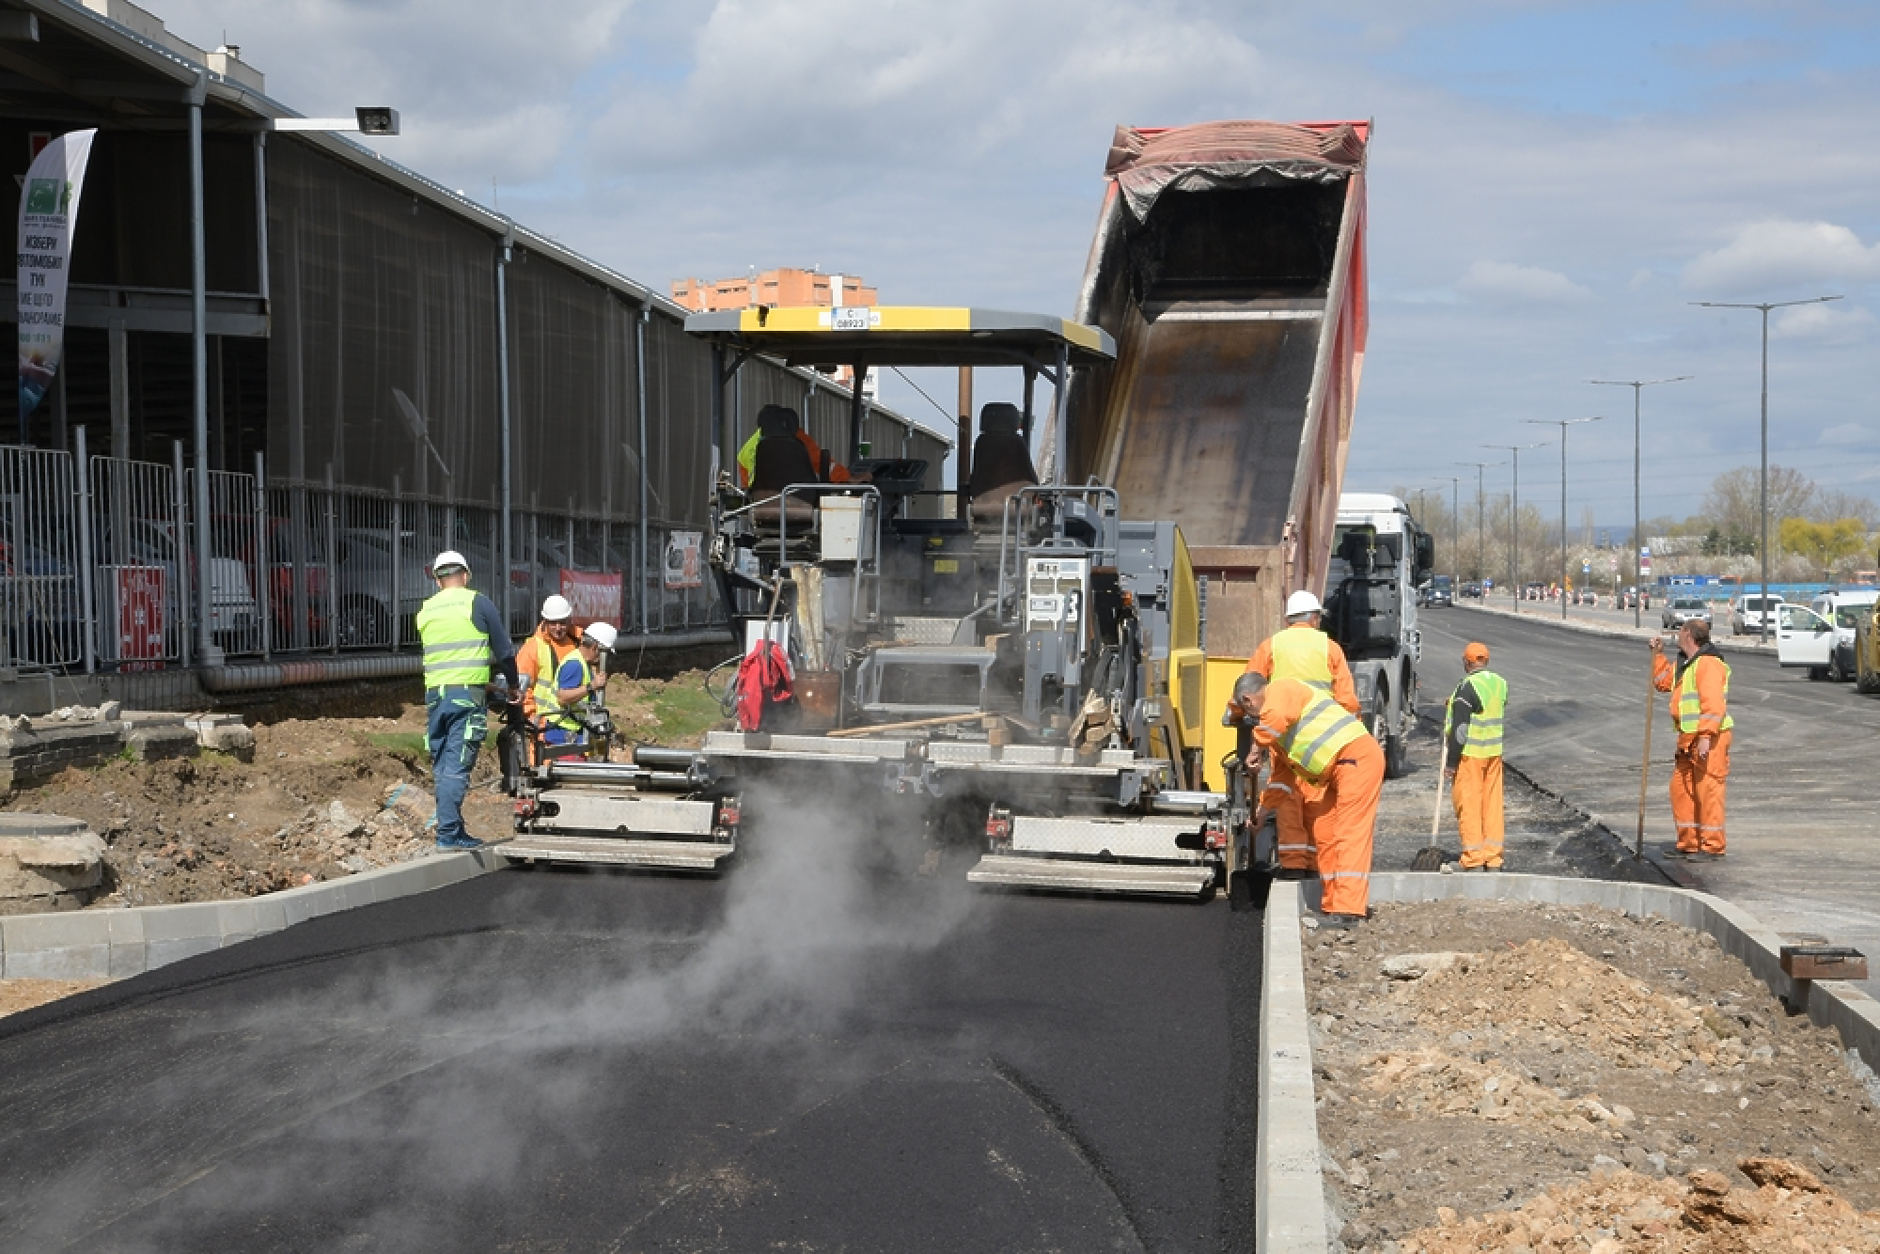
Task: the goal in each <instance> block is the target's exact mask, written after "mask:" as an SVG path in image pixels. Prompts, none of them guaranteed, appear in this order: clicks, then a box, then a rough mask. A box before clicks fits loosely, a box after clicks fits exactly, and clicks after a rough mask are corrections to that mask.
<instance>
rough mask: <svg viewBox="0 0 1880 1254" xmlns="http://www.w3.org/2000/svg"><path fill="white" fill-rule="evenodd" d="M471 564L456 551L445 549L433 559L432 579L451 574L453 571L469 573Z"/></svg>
mask: <svg viewBox="0 0 1880 1254" xmlns="http://www.w3.org/2000/svg"><path fill="white" fill-rule="evenodd" d="M469 569H470V563H469V562H466V561H464V560H463V554H461V553H459V552H458V551H457V550H456V549H445V550H444V551H443V552H442V553H439V554H438V555H437V556H436V557H434V558H432V559H431V577H432V578H433V579H435V578H438V577H440V576H443V575H448V574H450V573H451V572H452V571H453V570H462V571H468V570H469Z"/></svg>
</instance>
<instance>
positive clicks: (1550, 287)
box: [1456, 261, 1593, 305]
mask: <svg viewBox="0 0 1880 1254" xmlns="http://www.w3.org/2000/svg"><path fill="white" fill-rule="evenodd" d="M1456 287H1457V289H1458V290H1459V291H1461V292H1462V293H1463V294H1464V295H1466V296H1472V297H1474V298H1475V299H1477V300H1481V301H1486V302H1489V303H1492V304H1539V305H1566V304H1577V303H1579V302H1580V301H1585V300H1591V299H1592V296H1593V294H1592V293H1591V292H1589V291H1587V290H1586V289H1585V288H1583V287H1581V286H1580V285H1579V284H1578V283H1575V282H1574V281H1573V280H1572V279H1569V278H1568V277H1567V276H1566V275H1564V274H1561V273H1560V272H1559V271H1557V270H1542V269H1540V268H1538V267H1535V266H1517V265H1515V264H1514V263H1512V262H1508V261H1478V262H1475V263H1474V264H1473V265H1471V266H1470V267H1469V270H1468V273H1466V274H1464V275H1463V276H1462V278H1461V279H1459V280H1458V281H1457V283H1456Z"/></svg>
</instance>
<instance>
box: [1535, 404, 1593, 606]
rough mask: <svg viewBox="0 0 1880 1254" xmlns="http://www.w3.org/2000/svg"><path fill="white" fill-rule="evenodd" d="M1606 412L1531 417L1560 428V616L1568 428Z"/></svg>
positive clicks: (1564, 603) (1564, 581) (1563, 592)
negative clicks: (1577, 415) (1574, 415)
mask: <svg viewBox="0 0 1880 1254" xmlns="http://www.w3.org/2000/svg"><path fill="white" fill-rule="evenodd" d="M1604 417H1605V415H1604V414H1596V415H1595V416H1593V417H1591V418H1529V419H1527V421H1528V422H1531V423H1533V424H1534V425H1536V426H1554V427H1559V428H1560V617H1562V618H1565V617H1566V616H1567V428H1568V427H1572V426H1577V425H1578V424H1580V423H1582V422H1599V421H1601V420H1602V419H1603V418H1604Z"/></svg>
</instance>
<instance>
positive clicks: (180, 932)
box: [0, 850, 505, 980]
mask: <svg viewBox="0 0 1880 1254" xmlns="http://www.w3.org/2000/svg"><path fill="white" fill-rule="evenodd" d="M504 865H505V862H504V860H503V858H502V856H501V855H500V854H498V853H496V852H495V851H494V850H474V851H468V852H463V853H447V854H435V855H432V856H429V857H424V858H419V859H417V860H416V861H413V862H403V863H400V864H399V865H397V866H389V867H382V868H380V869H378V870H375V871H362V872H360V873H359V874H357V875H349V876H347V877H346V878H345V879H339V880H329V881H326V882H324V883H319V884H308V885H306V886H304V887H302V888H289V889H284V890H282V891H280V892H274V893H268V894H266V895H265V896H261V897H246V898H243V899H242V900H240V901H200V902H190V903H187V904H184V905H176V906H129V907H126V908H124V909H121V910H65V911H58V912H56V913H51V914H16V915H9V916H6V917H0V977H4V978H6V979H21V978H25V979H42V980H116V979H123V978H124V977H126V976H132V975H137V974H140V973H142V972H144V971H149V970H152V969H154V968H156V967H161V966H164V965H166V964H168V963H172V962H178V961H180V960H182V959H184V958H189V957H193V956H195V955H196V954H200V953H207V952H209V951H210V950H212V949H222V948H224V947H226V946H229V945H234V944H237V943H239V942H241V941H245V940H252V939H254V938H255V937H257V936H264V935H266V934H268V933H269V932H278V931H280V930H282V929H283V928H288V927H292V926H293V925H294V924H296V923H304V922H305V921H307V920H308V919H313V918H318V917H319V916H320V915H323V914H334V913H336V912H338V911H341V910H351V909H353V908H355V907H358V906H369V905H371V904H373V903H374V902H379V901H392V900H395V899H397V898H399V897H409V896H411V895H412V894H413V893H422V892H428V891H430V890H431V889H433V888H443V887H444V886H446V885H448V884H455V883H458V882H459V881H461V880H467V879H471V878H473V877H475V876H478V875H484V874H487V873H488V872H491V871H496V870H500V869H501V868H502V867H503V866H504Z"/></svg>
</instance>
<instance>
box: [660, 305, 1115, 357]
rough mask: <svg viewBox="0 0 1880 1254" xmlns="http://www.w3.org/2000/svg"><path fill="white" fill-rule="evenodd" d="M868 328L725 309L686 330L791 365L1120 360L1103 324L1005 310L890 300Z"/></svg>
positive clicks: (813, 315) (798, 312)
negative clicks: (1061, 356) (893, 302)
mask: <svg viewBox="0 0 1880 1254" xmlns="http://www.w3.org/2000/svg"><path fill="white" fill-rule="evenodd" d="M841 312H842V313H843V314H845V315H849V316H851V317H859V316H860V315H862V314H863V313H864V312H865V313H866V315H867V320H868V326H867V328H866V329H860V328H857V329H852V330H851V329H842V330H838V329H837V317H836V313H837V311H835V310H833V309H829V308H805V309H773V308H768V307H759V308H755V309H742V310H726V311H722V312H719V313H701V314H693V315H692V316H691V317H689V318H687V319H686V320H685V329H686V333H687V334H689V335H695V336H698V337H699V338H700V339H703V340H707V341H709V342H711V343H713V344H718V345H722V346H724V347H727V348H735V349H741V350H744V351H747V352H756V353H762V354H764V355H765V356H767V357H776V358H781V359H782V360H783V361H785V362H787V363H788V364H790V365H792V366H811V367H825V368H826V367H831V366H850V365H856V364H866V365H870V366H1015V365H1016V366H1024V365H1028V366H1032V367H1034V368H1036V369H1039V370H1041V371H1045V372H1049V371H1052V370H1054V369H1056V366H1057V359H1058V351H1059V349H1060V347H1061V348H1062V349H1063V350H1064V351H1065V353H1066V356H1067V358H1068V360H1069V362H1070V364H1071V365H1073V366H1101V365H1108V364H1109V363H1110V362H1113V361H1115V360H1116V341H1115V340H1113V339H1111V338H1110V336H1109V333H1108V332H1106V331H1103V330H1101V329H1100V328H1097V327H1091V326H1085V325H1084V324H1083V323H1081V322H1071V321H1069V320H1067V319H1064V318H1053V317H1050V316H1048V315H1046V314H1033V313H1014V312H1011V311H1008V310H1003V309H966V308H959V307H949V306H925V305H886V306H879V307H876V306H868V307H860V306H858V307H853V308H850V309H845V310H843V311H841Z"/></svg>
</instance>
